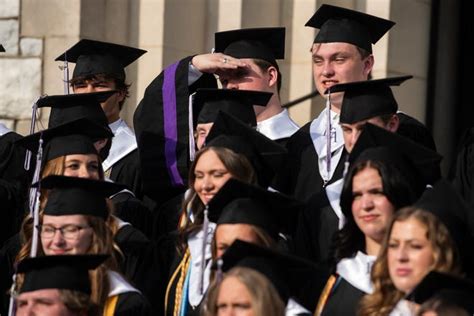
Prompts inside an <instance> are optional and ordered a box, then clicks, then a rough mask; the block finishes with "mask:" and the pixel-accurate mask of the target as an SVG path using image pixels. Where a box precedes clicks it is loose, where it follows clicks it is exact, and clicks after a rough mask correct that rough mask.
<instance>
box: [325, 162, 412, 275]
mask: <svg viewBox="0 0 474 316" xmlns="http://www.w3.org/2000/svg"><path fill="white" fill-rule="evenodd" d="M366 168H373V169H375V170H377V171H378V174H379V175H380V177H381V178H382V188H383V192H384V194H385V196H386V197H387V199H388V200H389V201H390V203H392V204H393V206H394V207H395V210H398V209H399V208H401V207H404V206H407V205H410V204H412V203H413V202H414V201H415V199H416V197H415V195H414V193H413V189H412V187H411V185H410V183H409V182H408V181H407V179H406V178H405V177H404V175H402V173H401V172H400V171H399V169H398V168H396V166H395V165H393V164H391V163H384V162H381V161H373V160H364V161H358V162H356V163H355V164H354V165H353V166H352V167H351V169H350V170H349V173H348V174H347V178H346V179H345V181H344V187H343V189H342V193H341V200H340V205H341V210H342V212H343V213H344V215H345V217H346V224H345V225H344V227H343V228H342V229H341V230H340V231H338V232H337V233H336V234H335V235H334V240H333V248H332V250H331V252H332V253H333V255H332V256H330V257H332V258H333V260H334V262H333V264H334V266H335V264H337V262H339V261H340V260H341V259H343V258H348V257H352V256H353V255H354V254H355V253H356V252H357V251H363V250H364V249H365V239H364V234H363V233H362V232H361V230H360V229H359V227H358V226H357V225H356V223H355V220H354V217H353V216H352V201H353V200H354V196H353V194H352V181H353V179H354V177H355V176H356V175H357V174H358V173H359V172H361V171H362V170H364V169H366Z"/></svg>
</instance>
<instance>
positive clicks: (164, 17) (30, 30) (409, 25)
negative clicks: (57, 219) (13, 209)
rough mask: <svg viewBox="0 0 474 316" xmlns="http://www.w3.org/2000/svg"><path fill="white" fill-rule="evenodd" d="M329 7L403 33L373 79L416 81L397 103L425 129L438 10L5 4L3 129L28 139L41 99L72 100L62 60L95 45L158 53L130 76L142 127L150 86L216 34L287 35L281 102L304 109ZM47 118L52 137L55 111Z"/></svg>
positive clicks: (405, 1) (167, 2) (384, 48)
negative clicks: (320, 21)
mask: <svg viewBox="0 0 474 316" xmlns="http://www.w3.org/2000/svg"><path fill="white" fill-rule="evenodd" d="M322 3H329V4H333V5H340V6H344V7H347V8H351V9H356V10H360V11H364V12H367V13H369V14H374V15H377V16H380V17H384V18H388V19H392V20H394V21H395V22H396V23H397V24H396V25H395V26H394V27H393V29H392V30H391V31H390V32H389V34H388V35H385V36H384V37H383V38H382V39H381V40H380V41H379V42H378V43H377V44H376V45H375V46H374V55H375V60H376V63H375V67H374V71H373V75H374V78H382V77H386V76H395V75H402V74H413V75H414V76H415V78H414V79H412V80H410V81H408V82H407V83H405V84H404V85H403V86H401V87H397V88H395V89H394V90H395V96H396V98H397V100H398V101H399V104H400V107H401V109H402V110H405V111H406V112H407V113H409V114H412V115H414V116H415V117H416V118H418V119H419V120H421V121H424V119H425V107H426V105H425V103H426V82H427V73H428V64H427V60H428V48H429V31H430V10H431V0H397V1H395V0H328V1H320V0H0V43H2V44H3V45H4V46H5V48H6V50H7V52H6V53H3V54H0V73H1V74H2V79H3V82H2V84H0V120H1V121H2V122H3V123H6V124H7V126H9V127H11V128H13V129H15V130H16V131H18V132H19V133H20V134H27V133H28V132H29V125H30V121H29V118H30V115H31V106H32V103H33V102H34V101H35V99H36V98H38V97H39V96H40V95H42V94H49V95H52V94H62V93H63V75H62V73H61V70H60V69H59V67H60V64H59V63H58V62H55V61H54V59H55V58H56V57H57V56H58V55H59V54H61V53H62V52H63V51H64V50H65V49H67V48H68V47H70V46H71V45H73V44H74V43H76V42H77V41H78V40H79V39H80V38H91V39H96V40H102V41H110V42H115V43H118V44H124V45H130V46H135V47H140V48H143V49H146V50H148V53H147V54H145V55H144V56H143V57H142V58H140V59H139V60H138V61H137V62H136V63H133V64H132V65H131V66H130V67H128V68H127V69H126V71H127V78H128V81H129V82H131V83H132V88H131V97H130V98H129V99H128V100H127V102H126V105H125V108H124V110H123V111H122V117H123V118H124V119H126V120H127V121H128V122H129V123H132V118H133V112H134V110H135V107H136V105H137V104H138V102H139V101H140V98H141V97H142V96H143V93H144V91H145V89H146V86H147V85H148V84H149V83H150V82H151V81H152V80H153V78H154V77H155V76H156V75H157V74H158V73H160V71H161V70H162V69H163V67H165V66H166V65H168V64H170V63H172V62H173V61H175V60H178V59H180V58H182V57H184V56H187V55H192V54H196V53H204V52H209V51H210V50H211V48H212V45H213V39H214V36H213V34H214V32H216V31H223V30H229V29H234V28H240V27H242V28H248V27H262V26H284V27H286V29H287V33H286V56H285V60H283V61H281V62H280V67H281V71H282V74H283V85H282V91H281V99H282V103H285V102H288V101H290V100H294V99H296V98H299V97H301V96H303V95H305V94H307V93H310V92H311V91H313V90H314V84H313V79H312V72H311V68H312V65H311V54H310V53H309V49H310V47H311V43H312V40H313V38H314V36H315V33H316V31H315V30H314V29H312V28H308V27H304V23H305V22H306V21H307V19H308V18H309V17H310V16H311V15H312V14H313V13H314V12H315V10H316V9H317V8H318V7H319V6H320V5H321V4H322ZM183 20H186V23H183ZM73 66H74V65H71V64H70V67H71V69H70V71H71V73H72V70H73ZM323 106H324V101H323V99H322V98H320V97H316V98H314V99H312V100H308V101H306V102H303V103H301V104H299V105H296V106H294V107H293V108H291V109H290V115H291V116H292V117H293V118H294V119H295V120H296V121H297V122H298V123H299V124H301V125H303V124H305V123H306V122H308V121H309V120H311V119H312V118H314V116H315V115H317V113H319V111H320V110H321V109H322V107H323ZM39 115H40V119H41V123H42V124H40V127H41V126H43V127H44V126H45V122H46V120H47V117H48V111H47V110H42V113H40V114H39Z"/></svg>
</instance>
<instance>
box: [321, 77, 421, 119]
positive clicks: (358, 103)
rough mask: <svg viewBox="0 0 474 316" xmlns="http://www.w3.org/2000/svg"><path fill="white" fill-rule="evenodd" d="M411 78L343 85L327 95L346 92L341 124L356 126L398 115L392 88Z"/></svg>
mask: <svg viewBox="0 0 474 316" xmlns="http://www.w3.org/2000/svg"><path fill="white" fill-rule="evenodd" d="M410 78H413V76H401V77H393V78H385V79H378V80H364V81H357V82H349V83H342V84H337V85H334V86H332V87H331V88H329V89H328V90H326V94H327V93H329V92H330V93H335V92H341V91H343V92H344V98H343V100H342V106H341V116H340V119H339V122H340V123H346V124H354V123H357V122H360V121H362V120H367V119H370V118H372V117H376V116H380V115H385V114H395V113H397V111H398V104H397V101H396V100H395V97H394V96H393V93H392V89H391V88H390V86H399V85H400V84H401V83H403V82H404V81H405V80H407V79H410Z"/></svg>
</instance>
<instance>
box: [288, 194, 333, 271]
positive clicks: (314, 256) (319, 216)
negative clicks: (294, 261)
mask: <svg viewBox="0 0 474 316" xmlns="http://www.w3.org/2000/svg"><path fill="white" fill-rule="evenodd" d="M338 225H339V218H338V217H337V215H336V213H335V212H334V209H333V208H332V207H331V204H330V203H329V200H328V197H327V195H326V192H325V191H324V190H323V191H321V192H320V193H318V194H315V195H313V196H312V197H311V198H310V199H309V200H308V201H307V202H306V208H305V209H304V210H303V211H302V212H301V213H300V217H299V220H298V229H297V230H296V235H295V246H294V247H295V253H296V255H298V256H301V257H303V258H306V259H308V260H311V261H313V262H316V263H328V260H329V253H330V249H331V245H332V241H333V237H334V234H335V233H336V232H337V231H338Z"/></svg>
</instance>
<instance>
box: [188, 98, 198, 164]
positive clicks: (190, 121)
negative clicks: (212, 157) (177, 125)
mask: <svg viewBox="0 0 474 316" xmlns="http://www.w3.org/2000/svg"><path fill="white" fill-rule="evenodd" d="M193 102H194V93H193V94H191V95H190V96H189V108H188V109H189V110H188V113H189V115H188V127H189V161H194V158H195V157H196V144H195V142H194V124H193V121H194V117H193Z"/></svg>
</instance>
